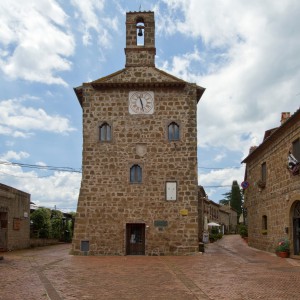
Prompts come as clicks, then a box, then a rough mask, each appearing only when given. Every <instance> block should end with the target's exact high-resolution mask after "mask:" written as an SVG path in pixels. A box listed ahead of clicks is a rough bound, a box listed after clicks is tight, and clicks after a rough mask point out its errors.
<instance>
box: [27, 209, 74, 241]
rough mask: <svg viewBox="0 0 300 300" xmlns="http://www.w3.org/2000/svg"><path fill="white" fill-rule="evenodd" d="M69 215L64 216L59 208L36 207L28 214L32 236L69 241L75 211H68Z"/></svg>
mask: <svg viewBox="0 0 300 300" xmlns="http://www.w3.org/2000/svg"><path fill="white" fill-rule="evenodd" d="M69 215H71V216H72V217H71V218H70V217H64V214H63V213H62V212H61V211H59V210H51V209H49V208H38V209H36V210H35V211H34V212H33V213H32V214H31V216H30V219H31V225H32V232H31V234H32V236H34V237H37V238H53V239H58V240H61V241H65V242H70V241H71V239H72V235H73V221H74V215H75V213H69Z"/></svg>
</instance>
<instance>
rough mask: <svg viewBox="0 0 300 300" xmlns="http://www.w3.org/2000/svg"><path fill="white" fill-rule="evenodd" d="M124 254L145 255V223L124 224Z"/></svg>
mask: <svg viewBox="0 0 300 300" xmlns="http://www.w3.org/2000/svg"><path fill="white" fill-rule="evenodd" d="M126 255H145V224H143V223H131V224H126Z"/></svg>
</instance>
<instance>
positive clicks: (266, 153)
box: [243, 110, 300, 256]
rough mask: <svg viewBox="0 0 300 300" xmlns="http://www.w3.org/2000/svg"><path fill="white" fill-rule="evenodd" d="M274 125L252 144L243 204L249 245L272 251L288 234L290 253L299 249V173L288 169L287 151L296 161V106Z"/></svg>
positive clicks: (299, 124) (299, 149)
mask: <svg viewBox="0 0 300 300" xmlns="http://www.w3.org/2000/svg"><path fill="white" fill-rule="evenodd" d="M282 116H283V118H282V124H281V126H280V127H278V128H274V129H271V130H268V131H266V133H265V138H264V141H263V142H262V144H260V145H259V146H258V147H252V148H251V152H250V153H249V155H248V156H247V157H246V158H245V159H244V161H243V162H244V163H246V175H245V181H248V183H249V187H248V188H247V189H246V190H245V208H246V210H247V223H248V235H249V237H248V241H249V245H250V246H252V247H255V248H258V249H262V250H266V251H270V252H274V251H275V247H276V245H277V242H278V240H279V239H282V238H288V239H289V240H290V242H291V254H292V255H297V256H299V252H300V237H299V232H300V213H299V212H300V209H299V208H300V176H299V173H298V175H297V174H293V173H292V172H291V170H290V169H288V156H289V151H291V153H293V152H294V155H295V156H296V157H297V159H298V161H300V142H299V138H300V110H298V111H297V112H296V113H295V114H294V115H292V116H290V117H289V115H288V118H285V117H286V114H283V115H282Z"/></svg>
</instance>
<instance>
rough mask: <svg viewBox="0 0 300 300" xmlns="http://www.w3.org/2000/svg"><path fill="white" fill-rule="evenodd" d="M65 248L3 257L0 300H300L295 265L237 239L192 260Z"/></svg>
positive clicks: (299, 278) (298, 266) (297, 265)
mask: <svg viewBox="0 0 300 300" xmlns="http://www.w3.org/2000/svg"><path fill="white" fill-rule="evenodd" d="M69 250H70V245H66V244H63V245H57V246H51V247H45V248H36V249H30V250H22V251H14V252H9V253H3V254H1V255H3V256H4V260H1V261H0V299H1V300H17V299H18V300H36V299H51V300H61V299H66V300H69V299H72V300H73V299H74V300H75V299H76V300H77V299H79V300H81V299H92V300H94V299H95V300H97V299H105V300H106V299H121V300H122V299H130V300H135V299H136V300H139V299H142V300H147V299H161V300H167V299H172V300H181V299H183V300H192V299H194V300H195V299H228V300H231V299H300V285H299V282H300V261H297V260H292V259H282V258H278V257H276V256H275V255H274V254H270V253H266V252H262V251H257V250H254V249H252V248H250V247H248V246H247V245H246V244H245V242H244V241H243V240H242V239H241V238H240V237H239V236H238V235H232V236H225V237H224V238H223V239H222V240H220V241H218V242H217V243H213V244H209V245H208V246H207V248H206V253H205V254H203V255H202V254H196V255H193V256H175V257H174V256H173V257H171V256H166V257H164V256H159V257H158V256H154V257H149V256H125V257H124V256H122V257H79V256H71V255H69V254H68V253H69Z"/></svg>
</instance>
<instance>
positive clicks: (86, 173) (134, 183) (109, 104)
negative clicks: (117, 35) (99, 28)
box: [73, 12, 204, 255]
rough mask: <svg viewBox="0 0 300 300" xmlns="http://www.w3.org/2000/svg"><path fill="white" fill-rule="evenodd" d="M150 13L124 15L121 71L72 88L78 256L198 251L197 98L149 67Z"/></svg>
mask: <svg viewBox="0 0 300 300" xmlns="http://www.w3.org/2000/svg"><path fill="white" fill-rule="evenodd" d="M155 54H156V48H155V20H154V13H153V12H128V13H127V14H126V48H125V57H126V64H125V68H124V69H122V70H120V71H118V72H115V73H113V74H111V75H108V76H106V77H103V78H100V79H97V80H95V81H92V82H89V83H83V84H82V85H81V86H80V87H77V88H75V93H76V95H77V98H78V101H79V103H80V105H81V107H82V113H83V152H82V154H83V160H82V170H83V171H82V182H81V189H80V195H79V199H78V207H77V215H76V220H75V229H74V237H73V253H74V254H81V255H149V254H151V253H153V251H154V250H155V251H159V253H164V254H186V253H190V252H195V251H198V243H199V228H198V217H199V216H198V198H197V189H198V184H197V117H196V113H197V103H198V101H199V100H200V98H201V96H202V94H203V92H204V88H202V87H200V86H198V85H196V84H192V83H188V82H186V81H183V80H181V79H178V78H176V77H174V76H172V75H170V74H168V73H166V72H164V71H162V70H159V69H158V68H156V67H155Z"/></svg>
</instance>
